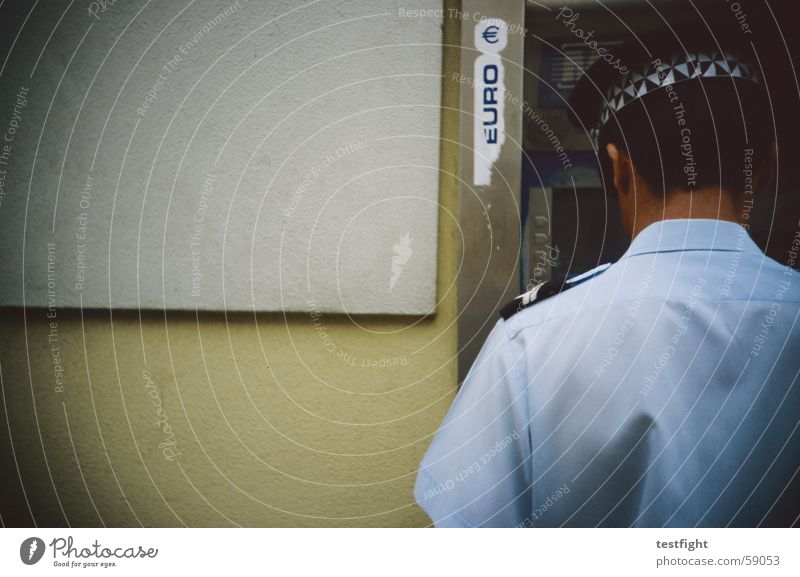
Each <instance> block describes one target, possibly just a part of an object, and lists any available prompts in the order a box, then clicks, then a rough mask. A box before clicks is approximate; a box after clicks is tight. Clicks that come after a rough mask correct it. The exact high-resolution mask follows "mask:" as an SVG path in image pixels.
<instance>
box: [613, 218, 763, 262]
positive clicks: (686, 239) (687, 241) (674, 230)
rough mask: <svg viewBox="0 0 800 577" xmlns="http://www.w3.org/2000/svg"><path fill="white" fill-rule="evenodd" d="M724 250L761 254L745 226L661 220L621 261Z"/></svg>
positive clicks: (639, 236) (642, 234)
mask: <svg viewBox="0 0 800 577" xmlns="http://www.w3.org/2000/svg"><path fill="white" fill-rule="evenodd" d="M685 250H722V251H734V252H736V251H757V252H761V251H760V249H759V248H758V246H757V245H756V243H754V242H753V240H752V239H751V238H750V235H749V234H748V233H747V230H745V228H744V227H742V226H741V225H739V224H737V223H735V222H730V221H727V220H714V219H704V218H686V219H674V220H673V219H671V220H660V221H658V222H654V223H653V224H651V225H649V226H648V227H646V228H645V229H644V230H642V231H641V232H639V234H637V235H636V238H634V239H633V242H631V245H630V246H629V247H628V250H627V251H625V254H624V255H622V258H628V257H630V256H634V255H639V254H648V253H655V252H674V251H685Z"/></svg>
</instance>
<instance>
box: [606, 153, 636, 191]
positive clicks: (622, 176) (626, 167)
mask: <svg viewBox="0 0 800 577" xmlns="http://www.w3.org/2000/svg"><path fill="white" fill-rule="evenodd" d="M606 152H607V153H608V157H609V158H610V159H611V170H613V172H614V187H615V188H616V189H617V192H618V193H619V194H621V195H627V194H628V193H629V192H630V191H631V183H632V182H633V166H632V165H631V159H630V158H628V155H627V154H625V153H623V152H621V151H620V150H619V148H617V145H616V144H612V143H611V142H609V143H608V144H606Z"/></svg>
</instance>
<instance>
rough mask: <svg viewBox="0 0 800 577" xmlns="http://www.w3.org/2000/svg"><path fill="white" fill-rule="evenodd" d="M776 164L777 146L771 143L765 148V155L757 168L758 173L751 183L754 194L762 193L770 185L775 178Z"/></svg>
mask: <svg viewBox="0 0 800 577" xmlns="http://www.w3.org/2000/svg"><path fill="white" fill-rule="evenodd" d="M777 163H778V144H777V143H776V142H773V143H771V144H770V146H768V147H767V150H766V155H765V156H764V158H763V159H762V160H761V162H760V164H759V166H758V172H756V176H755V179H754V182H753V190H754V191H755V193H756V194H759V193H761V192H764V191H766V190H767V188H769V186H770V185H771V184H772V181H773V179H774V178H775V166H777Z"/></svg>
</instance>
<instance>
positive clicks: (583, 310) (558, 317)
mask: <svg viewBox="0 0 800 577" xmlns="http://www.w3.org/2000/svg"><path fill="white" fill-rule="evenodd" d="M558 296H560V295H555V298H557V297H558ZM669 300H670V301H671V302H677V303H683V302H691V299H688V298H683V299H669ZM696 300H697V302H704V303H717V304H721V303H752V302H780V303H789V304H797V305H800V301H795V300H791V299H781V300H778V299H774V298H747V299H736V298H713V299H705V298H701V297H698V298H697V299H696ZM633 302H640V303H642V302H662V303H663V302H667V299H664V298H653V297H650V298H643V299H639V300H638V301H637V299H634V298H631V299H626V300H620V301H614V302H612V303H606V304H603V305H597V306H592V307H586V308H581V309H580V310H579V311H577V312H573V313H569V314H566V313H565V314H560V315H556V316H548V317H547V318H544V319H541V320H538V321H531V322H529V323H527V324H523V325H520V326H518V327H516V328H514V329H511V328H509V330H508V331H506V338H507V339H508V340H509V341H511V340H513V339H515V338H516V337H517V335H518V334H519V333H520V332H522V331H523V330H524V329H529V328H533V327H538V326H542V325H545V324H547V323H549V322H551V321H557V320H558V321H561V320H564V319H567V318H574V317H577V316H580V315H581V314H584V313H587V312H589V311H596V310H600V309H603V308H610V307H612V306H614V305H620V304H629V303H633ZM506 324H510V323H508V322H506ZM509 333H510V334H509Z"/></svg>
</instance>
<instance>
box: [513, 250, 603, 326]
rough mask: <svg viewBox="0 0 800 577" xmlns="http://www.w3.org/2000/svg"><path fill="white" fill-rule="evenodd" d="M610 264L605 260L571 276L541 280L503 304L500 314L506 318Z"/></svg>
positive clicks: (572, 285) (595, 273)
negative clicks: (603, 262) (596, 265)
mask: <svg viewBox="0 0 800 577" xmlns="http://www.w3.org/2000/svg"><path fill="white" fill-rule="evenodd" d="M610 266H611V263H610V262H607V263H605V264H601V265H600V266H598V267H596V268H593V269H592V270H589V271H586V272H585V273H581V274H579V275H578V276H575V277H572V278H566V277H564V275H557V276H555V277H553V278H551V279H550V280H548V281H545V282H541V283H539V284H538V285H536V286H535V287H533V288H532V289H531V290H529V291H528V292H526V293H523V294H521V295H519V296H518V297H516V298H515V299H514V300H513V301H511V302H509V303H507V304H505V305H504V306H503V308H501V309H500V316H501V317H503V319H504V320H508V319H509V318H511V317H512V316H513V315H515V314H516V313H518V312H519V311H521V310H523V309H526V308H528V307H529V306H531V305H534V304H536V303H538V302H541V301H543V300H545V299H547V298H550V297H551V296H553V295H557V294H559V293H561V292H564V291H565V290H567V289H570V288H572V287H574V286H578V285H579V284H581V283H582V282H584V281H587V280H589V279H590V278H593V277H595V276H596V275H598V274H600V273H601V272H603V271H604V270H606V269H607V268H608V267H610Z"/></svg>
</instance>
